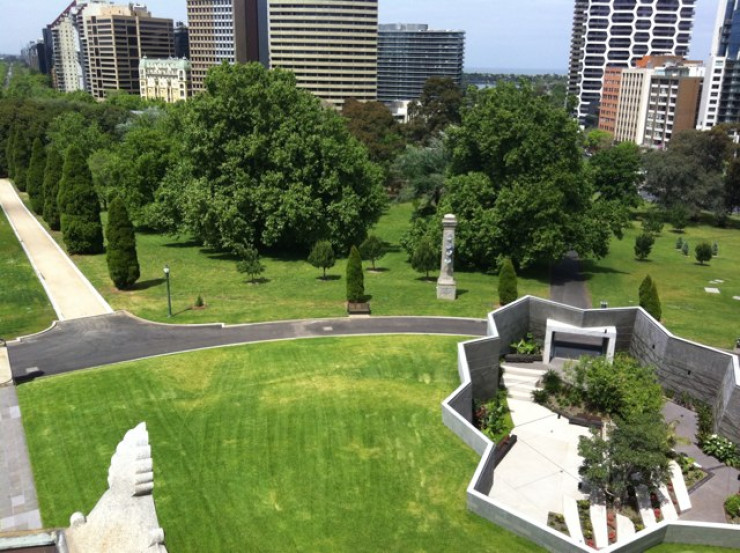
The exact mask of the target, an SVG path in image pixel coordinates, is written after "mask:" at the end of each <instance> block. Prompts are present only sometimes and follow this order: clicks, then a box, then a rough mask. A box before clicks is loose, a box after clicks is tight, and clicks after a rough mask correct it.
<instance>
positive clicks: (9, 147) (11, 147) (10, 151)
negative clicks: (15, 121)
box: [5, 125, 20, 179]
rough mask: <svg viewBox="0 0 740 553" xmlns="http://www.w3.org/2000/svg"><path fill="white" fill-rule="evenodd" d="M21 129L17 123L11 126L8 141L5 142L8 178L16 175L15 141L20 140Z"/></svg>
mask: <svg viewBox="0 0 740 553" xmlns="http://www.w3.org/2000/svg"><path fill="white" fill-rule="evenodd" d="M19 132H20V131H19V129H18V127H17V126H16V125H13V126H12V127H10V131H9V132H8V138H7V142H6V143H5V165H6V169H7V174H8V178H11V179H12V178H14V177H15V143H16V141H17V140H18V133H19Z"/></svg>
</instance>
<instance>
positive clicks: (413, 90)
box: [378, 23, 465, 102]
mask: <svg viewBox="0 0 740 553" xmlns="http://www.w3.org/2000/svg"><path fill="white" fill-rule="evenodd" d="M464 59H465V31H444V30H434V29H429V26H428V25H412V24H408V25H405V24H398V23H394V24H389V25H380V27H379V29H378V100H380V101H381V102H393V101H395V100H417V99H418V98H419V96H421V91H422V89H423V88H424V83H425V82H426V81H427V79H428V78H429V77H449V78H451V79H452V80H453V81H455V83H456V84H457V85H458V86H461V85H462V74H463V62H464Z"/></svg>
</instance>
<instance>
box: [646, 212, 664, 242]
mask: <svg viewBox="0 0 740 553" xmlns="http://www.w3.org/2000/svg"><path fill="white" fill-rule="evenodd" d="M642 230H643V232H644V233H645V234H651V235H653V236H657V235H659V234H660V233H661V232H662V231H663V213H662V212H661V211H659V210H650V211H648V212H647V213H645V215H643V216H642Z"/></svg>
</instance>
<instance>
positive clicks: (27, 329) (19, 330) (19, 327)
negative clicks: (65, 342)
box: [0, 210, 56, 340]
mask: <svg viewBox="0 0 740 553" xmlns="http://www.w3.org/2000/svg"><path fill="white" fill-rule="evenodd" d="M55 318H56V315H55V313H54V310H53V309H52V307H51V303H49V299H48V298H47V297H46V293H45V292H44V289H43V287H42V286H41V283H40V282H39V280H38V278H37V277H36V273H34V271H33V268H32V267H31V263H30V262H29V261H28V257H26V253H25V252H24V251H23V248H22V247H21V245H20V243H19V242H18V239H17V238H16V236H15V233H14V232H13V228H12V227H11V226H10V223H9V222H8V219H7V218H6V216H5V212H3V211H2V210H0V338H4V339H6V340H10V339H12V338H16V337H17V336H24V335H26V334H33V333H34V332H39V331H41V330H44V329H45V328H47V327H48V326H49V325H50V324H51V322H52V321H53V320H54V319H55Z"/></svg>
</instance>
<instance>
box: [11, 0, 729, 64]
mask: <svg viewBox="0 0 740 553" xmlns="http://www.w3.org/2000/svg"><path fill="white" fill-rule="evenodd" d="M718 1H719V0H697V2H696V18H695V23H694V30H693V37H692V42H691V50H690V52H689V57H691V58H692V59H701V60H706V59H707V58H708V57H709V45H710V42H711V40H712V27H713V26H714V21H715V17H716V12H717V3H718ZM139 2H140V3H144V4H146V5H147V6H148V8H149V10H150V11H151V12H152V14H153V15H155V16H157V17H169V18H172V19H174V20H176V21H186V20H187V15H186V9H185V0H148V1H147V0H139ZM68 3H69V0H20V1H19V0H0V53H9V54H16V53H19V52H20V49H21V48H22V47H23V45H24V44H26V43H28V42H29V41H31V40H33V39H36V38H40V36H41V29H42V28H43V27H44V26H45V25H47V24H48V23H50V22H51V21H53V20H54V18H55V17H56V16H57V15H58V14H59V13H60V12H61V11H62V10H63V9H64V8H65V7H66V6H67V4H68ZM121 3H125V1H122V2H121ZM573 5H574V0H380V9H379V10H380V15H379V18H380V22H381V23H428V24H429V25H430V26H431V27H435V28H445V29H462V30H464V31H466V55H465V67H466V69H468V70H471V69H494V70H496V69H498V70H519V71H522V72H542V71H548V72H557V73H565V72H566V71H567V67H568V55H569V47H570V32H571V24H572V16H573Z"/></svg>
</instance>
